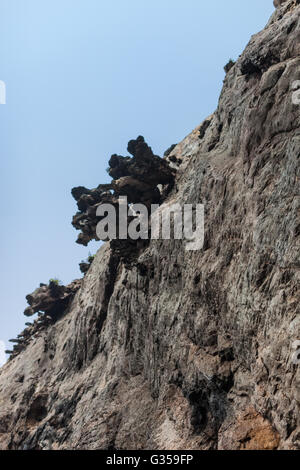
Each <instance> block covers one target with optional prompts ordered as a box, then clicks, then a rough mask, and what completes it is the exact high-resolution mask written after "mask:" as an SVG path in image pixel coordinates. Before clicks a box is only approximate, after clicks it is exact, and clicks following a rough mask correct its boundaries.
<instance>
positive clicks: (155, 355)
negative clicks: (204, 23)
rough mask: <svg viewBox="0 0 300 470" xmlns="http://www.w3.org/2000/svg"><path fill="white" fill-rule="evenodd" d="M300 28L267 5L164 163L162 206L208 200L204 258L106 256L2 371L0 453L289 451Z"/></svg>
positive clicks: (288, 14) (167, 247)
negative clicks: (211, 104) (198, 120)
mask: <svg viewBox="0 0 300 470" xmlns="http://www.w3.org/2000/svg"><path fill="white" fill-rule="evenodd" d="M299 18H300V6H299V5H298V1H295V0H293V1H292V0H288V1H286V2H284V4H283V5H282V7H281V8H280V9H278V10H276V12H275V13H274V14H273V16H272V18H271V20H270V21H269V23H268V25H267V27H266V28H265V29H264V30H263V31H262V32H261V33H259V34H257V35H255V36H253V37H252V38H251V40H250V42H249V44H248V46H247V47H246V49H245V51H244V53H243V54H242V55H241V57H240V58H239V59H238V60H237V62H236V63H235V64H234V65H233V66H232V67H231V68H230V70H229V71H228V73H227V75H226V78H225V81H224V87H223V90H222V93H221V96H220V100H219V105H218V108H217V110H216V112H215V113H214V114H213V115H212V116H210V117H208V118H207V119H206V120H205V121H204V123H202V124H201V125H200V126H199V127H198V128H197V129H195V130H194V131H193V132H192V133H191V134H190V135H189V136H187V137H186V138H185V139H184V140H183V141H182V142H181V143H179V144H177V145H176V146H175V147H174V148H173V149H172V150H171V151H170V152H168V154H167V156H166V161H167V162H169V163H170V167H172V168H173V167H174V168H175V167H176V169H177V172H176V176H175V181H174V185H173V188H172V189H171V190H170V192H169V193H168V196H167V198H166V199H165V200H164V202H163V204H170V203H171V202H178V203H180V204H183V203H194V204H196V203H203V204H204V205H205V243H204V247H203V249H202V250H199V251H192V252H190V251H185V250H184V248H183V242H182V241H181V240H151V241H150V243H149V244H148V245H147V246H144V247H143V248H142V249H141V250H140V251H139V252H138V256H137V257H136V258H135V259H134V260H130V261H129V262H128V263H125V262H124V261H123V260H122V258H121V257H120V256H119V255H118V253H117V252H116V251H115V250H113V249H111V247H110V244H109V243H106V244H105V245H103V246H102V247H101V248H100V250H99V251H98V253H97V255H96V257H95V259H94V261H93V263H92V264H91V266H90V267H89V269H88V272H87V273H86V274H85V277H84V278H83V280H82V285H81V287H80V289H79V290H78V291H77V293H76V294H75V297H74V299H73V301H72V302H71V304H70V305H69V307H68V309H67V311H66V313H65V314H64V315H63V316H62V318H60V319H59V320H58V321H56V322H55V323H54V324H51V325H49V326H48V327H47V329H45V330H43V332H42V334H40V335H39V336H38V337H37V338H35V339H33V340H32V341H31V343H30V344H29V345H28V346H27V347H26V349H25V350H24V351H22V352H20V354H19V355H18V356H17V357H15V358H14V359H13V360H11V361H9V363H7V364H6V365H5V366H4V367H3V368H2V369H1V371H0V448H1V449H299V447H300V429H299V401H300V396H299V385H300V384H299V357H298V356H299V351H297V350H296V348H297V345H299V342H297V341H299V339H300V338H299V333H300V331H299V330H300V319H299V300H300V298H299V280H300V271H299V270H300V259H299V249H300V240H299V233H300V215H299V212H300V197H299V196H300V194H299V178H300V165H299V149H300V130H299V120H300V108H299V101H298V100H297V99H295V93H297V83H296V82H297V80H299V79H300V53H299V52H300V51H299V44H300V41H299ZM133 151H134V152H135V151H136V148H133ZM135 158H138V157H137V154H136V156H135ZM114 162H116V166H115V163H114ZM176 162H181V164H180V166H179V165H178V164H177V163H176ZM111 163H112V165H111V168H112V169H113V173H114V175H113V176H114V177H116V178H118V179H119V178H123V177H127V176H128V175H126V171H125V170H124V171H123V168H128V166H127V165H128V164H129V161H128V160H126V157H125V160H123V159H121V160H120V158H119V157H118V158H115V159H113V162H112V161H111ZM123 164H124V165H123ZM120 167H122V170H120V172H119V170H115V169H119V168H120ZM124 172H125V174H124ZM116 181H117V180H116ZM162 184H164V182H163V183H162ZM79 193H80V191H79V192H78V193H77V198H78V200H80V197H81V196H80V194H79ZM82 194H87V195H88V196H89V195H90V194H89V193H86V192H85V190H84V191H83V192H82ZM92 197H93V195H92ZM83 211H85V209H84V208H83ZM91 236H93V231H92V232H91ZM137 398H138V399H137Z"/></svg>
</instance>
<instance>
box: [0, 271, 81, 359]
mask: <svg viewBox="0 0 300 470" xmlns="http://www.w3.org/2000/svg"><path fill="white" fill-rule="evenodd" d="M81 282H82V280H81V279H77V280H75V281H73V282H72V283H71V284H69V285H67V286H63V285H59V284H58V283H56V282H54V281H50V282H49V284H40V287H38V288H37V289H36V290H35V291H34V292H33V293H32V294H28V295H27V296H26V300H27V302H28V304H29V305H30V306H29V307H27V308H26V309H25V311H24V315H26V316H32V315H34V314H35V313H38V318H37V319H36V320H34V322H33V323H29V322H27V323H25V325H26V326H27V328H25V330H23V331H22V333H20V334H19V335H18V338H16V339H11V340H10V342H11V343H15V345H14V347H13V350H7V351H6V354H9V355H10V359H13V358H15V357H16V356H17V355H18V354H20V352H22V351H23V350H24V349H25V348H26V347H27V346H28V345H29V343H30V342H31V341H32V339H33V338H35V337H37V335H38V334H39V333H40V332H41V331H44V330H45V329H47V328H48V327H49V326H50V325H51V324H53V323H54V322H55V321H57V320H58V318H60V317H61V316H62V315H63V314H64V313H65V311H66V309H67V307H68V306H69V304H70V302H71V300H72V299H73V298H74V295H75V293H76V292H77V291H78V289H79V288H80V286H81Z"/></svg>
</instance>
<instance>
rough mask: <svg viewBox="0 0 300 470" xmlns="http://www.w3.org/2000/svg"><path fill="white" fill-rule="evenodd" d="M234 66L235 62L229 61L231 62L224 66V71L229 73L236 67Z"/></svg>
mask: <svg viewBox="0 0 300 470" xmlns="http://www.w3.org/2000/svg"><path fill="white" fill-rule="evenodd" d="M234 64H235V62H234V60H232V59H229V61H228V62H227V64H226V65H225V66H224V71H225V73H228V72H229V70H231V69H232V67H233V66H234Z"/></svg>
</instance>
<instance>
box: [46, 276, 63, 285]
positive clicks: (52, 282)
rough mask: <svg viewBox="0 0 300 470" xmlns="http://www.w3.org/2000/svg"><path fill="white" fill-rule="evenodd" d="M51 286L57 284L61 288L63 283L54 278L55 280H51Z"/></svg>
mask: <svg viewBox="0 0 300 470" xmlns="http://www.w3.org/2000/svg"><path fill="white" fill-rule="evenodd" d="M49 284H56V285H57V286H60V285H61V281H60V280H59V279H57V278H56V277H53V278H51V279H49Z"/></svg>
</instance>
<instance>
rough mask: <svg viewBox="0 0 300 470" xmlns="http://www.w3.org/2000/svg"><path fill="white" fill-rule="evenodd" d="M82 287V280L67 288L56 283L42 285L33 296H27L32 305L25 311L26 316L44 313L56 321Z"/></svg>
mask: <svg viewBox="0 0 300 470" xmlns="http://www.w3.org/2000/svg"><path fill="white" fill-rule="evenodd" d="M80 285H81V280H80V279H77V280H76V281H73V282H72V283H71V284H69V285H67V286H63V285H60V284H58V283H56V282H54V281H50V282H49V284H48V285H47V284H40V287H38V288H37V289H36V290H35V291H34V292H32V294H28V295H27V296H26V300H27V302H28V304H29V305H30V306H29V307H27V308H26V309H25V311H24V315H26V316H27V317H30V316H31V315H34V314H35V313H37V312H43V313H44V314H45V315H48V316H49V317H51V318H53V319H55V318H56V317H57V316H58V315H60V314H61V313H63V312H64V310H65V309H66V307H67V306H68V304H69V302H70V300H71V299H72V298H73V297H74V294H75V293H76V292H77V290H78V289H79V287H80Z"/></svg>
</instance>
